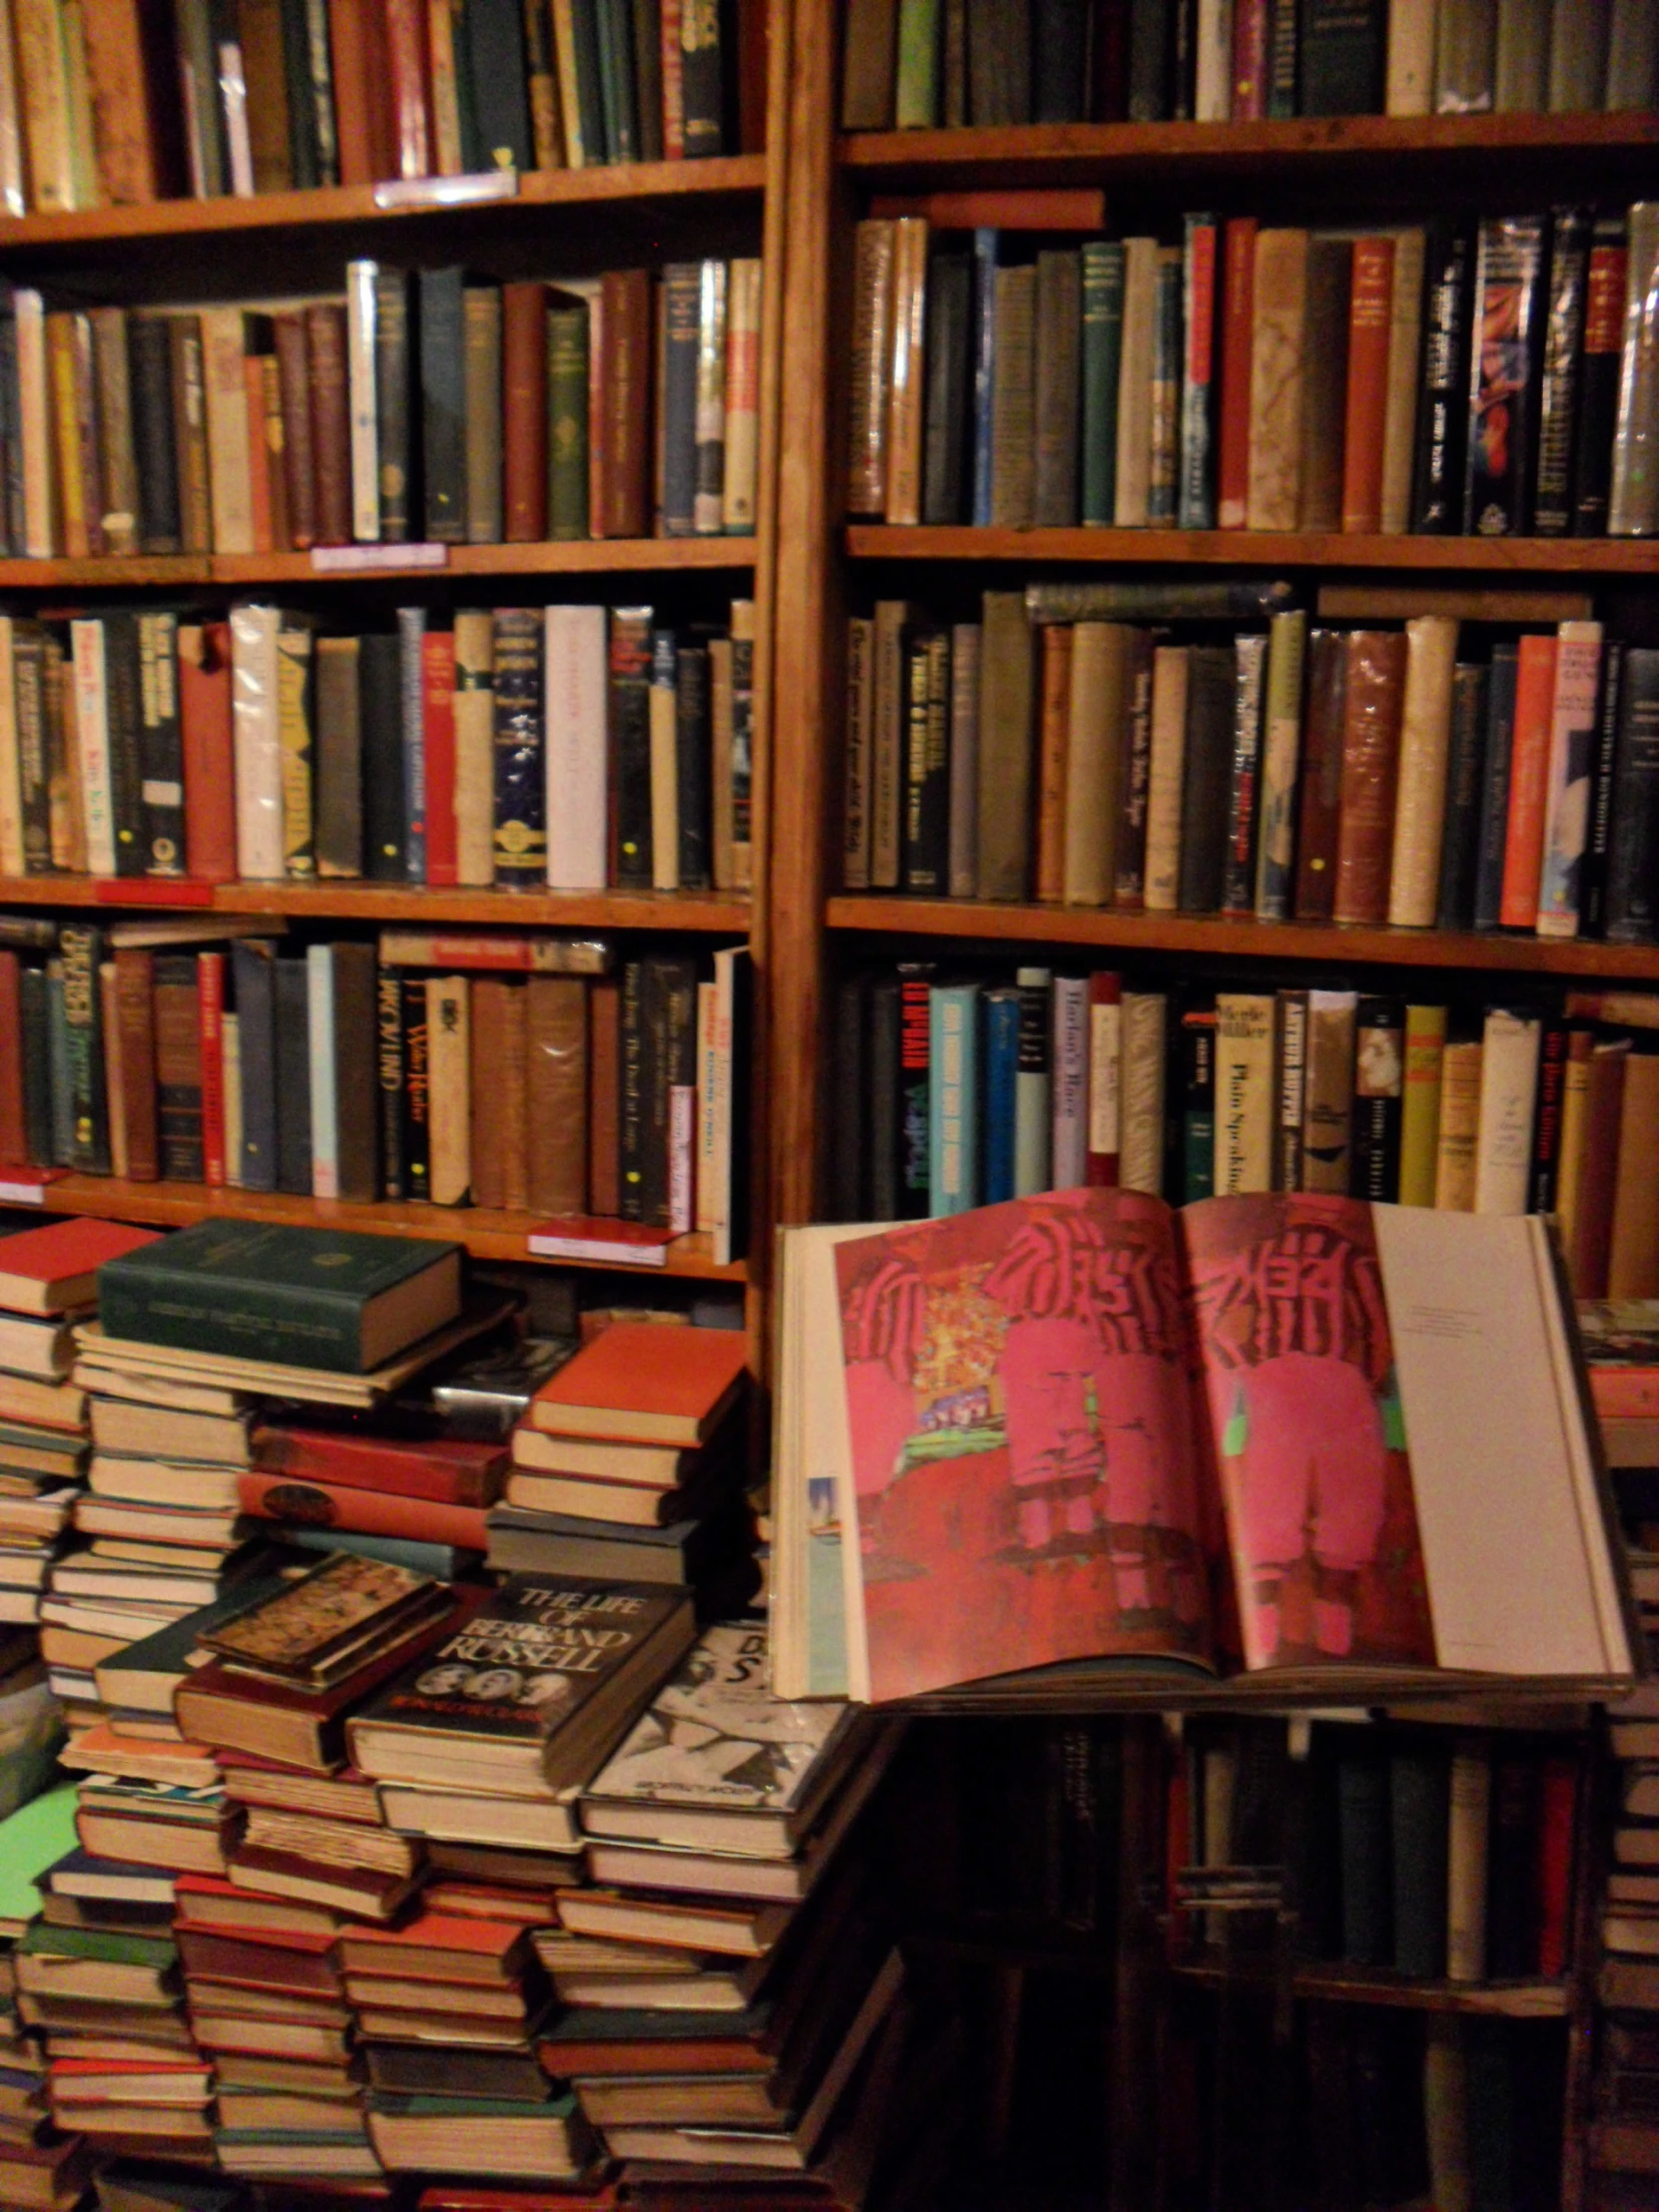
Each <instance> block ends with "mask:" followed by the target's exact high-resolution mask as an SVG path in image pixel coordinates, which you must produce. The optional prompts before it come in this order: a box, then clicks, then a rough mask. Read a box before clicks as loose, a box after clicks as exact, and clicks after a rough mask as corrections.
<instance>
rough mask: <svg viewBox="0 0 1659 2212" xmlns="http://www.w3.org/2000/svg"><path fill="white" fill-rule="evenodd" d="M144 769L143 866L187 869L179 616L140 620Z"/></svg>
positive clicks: (172, 871) (154, 870) (159, 871)
mask: <svg viewBox="0 0 1659 2212" xmlns="http://www.w3.org/2000/svg"><path fill="white" fill-rule="evenodd" d="M138 657H139V771H140V779H141V797H142V803H143V819H144V840H143V841H144V865H145V870H146V872H147V873H148V874H151V875H182V874H183V873H184V871H185V755H184V739H183V734H182V732H181V729H180V725H179V618H178V616H177V615H175V614H145V615H140V616H139V618H138Z"/></svg>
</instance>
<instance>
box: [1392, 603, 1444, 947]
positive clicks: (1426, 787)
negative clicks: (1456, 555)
mask: <svg viewBox="0 0 1659 2212" xmlns="http://www.w3.org/2000/svg"><path fill="white" fill-rule="evenodd" d="M1456 659H1457V625H1456V623H1455V622H1453V621H1451V620H1449V619H1448V618H1447V617H1445V616H1443V615H1418V616H1416V617H1414V618H1413V619H1412V620H1411V621H1409V622H1407V623H1406V625H1405V687H1404V696H1403V701H1402V705H1401V711H1400V738H1399V774H1398V782H1397V789H1396V793H1395V799H1394V824H1393V855H1392V861H1391V865H1390V868H1389V876H1388V923H1389V926H1390V927H1391V928H1396V929H1427V928H1429V927H1431V926H1432V925H1433V921H1434V913H1435V907H1436V904H1437V901H1438V895H1439V876H1440V858H1441V851H1442V846H1443V842H1444V831H1445V803H1446V776H1447V765H1448V759H1449V754H1450V747H1451V694H1452V673H1453V670H1454V668H1455V666H1456Z"/></svg>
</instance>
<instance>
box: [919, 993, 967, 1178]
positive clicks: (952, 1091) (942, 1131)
mask: <svg viewBox="0 0 1659 2212" xmlns="http://www.w3.org/2000/svg"><path fill="white" fill-rule="evenodd" d="M929 1005H930V1024H931V1026H930V1030H929V1037H928V1053H929V1069H930V1085H929V1099H928V1106H929V1116H930V1128H929V1138H928V1187H929V1193H930V1197H931V1202H932V1211H933V1212H934V1213H935V1214H961V1213H966V1212H967V1211H968V1209H969V1208H970V1207H972V1206H974V1205H975V1204H976V1203H977V1199H978V1164H979V1127H978V1122H979V1113H978V1103H979V1068H978V1037H979V989H978V986H977V985H976V984H973V983H961V984H938V985H935V986H934V988H933V990H932V992H931V993H930V998H929Z"/></svg>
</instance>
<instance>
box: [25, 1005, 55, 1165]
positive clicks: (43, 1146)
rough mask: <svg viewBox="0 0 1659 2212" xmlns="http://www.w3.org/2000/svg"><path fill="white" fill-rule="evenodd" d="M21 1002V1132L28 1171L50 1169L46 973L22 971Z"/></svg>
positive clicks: (49, 1064)
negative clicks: (26, 1155)
mask: <svg viewBox="0 0 1659 2212" xmlns="http://www.w3.org/2000/svg"><path fill="white" fill-rule="evenodd" d="M19 983H20V986H21V991H22V1000H23V1129H24V1141H25V1143H26V1145H27V1148H28V1153H29V1164H30V1166H31V1167H37V1168H49V1167H50V1166H51V1165H52V1039H51V1028H50V1017H49V1015H48V1012H47V1005H46V970H45V969H44V968H42V967H25V968H24V969H23V971H22V974H21V976H20V977H19Z"/></svg>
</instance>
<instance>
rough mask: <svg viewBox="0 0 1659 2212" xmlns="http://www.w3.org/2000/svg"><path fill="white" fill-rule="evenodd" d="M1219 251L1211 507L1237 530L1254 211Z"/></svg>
mask: <svg viewBox="0 0 1659 2212" xmlns="http://www.w3.org/2000/svg"><path fill="white" fill-rule="evenodd" d="M1224 253H1225V267H1224V272H1223V278H1222V294H1221V439H1220V449H1219V452H1218V455H1217V463H1216V485H1217V494H1218V501H1217V509H1216V512H1217V516H1218V518H1219V520H1220V523H1221V527H1222V528H1223V529H1224V530H1242V529H1243V528H1244V526H1245V518H1246V516H1247V514H1248V513H1249V509H1250V355H1251V342H1252V335H1253V327H1254V323H1255V313H1256V303H1255V293H1256V218H1255V217H1254V216H1237V217H1235V218H1234V219H1233V220H1232V221H1231V222H1230V223H1229V224H1228V226H1227V237H1226V242H1225V248H1224ZM1379 465H1381V457H1380V461H1379Z"/></svg>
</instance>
